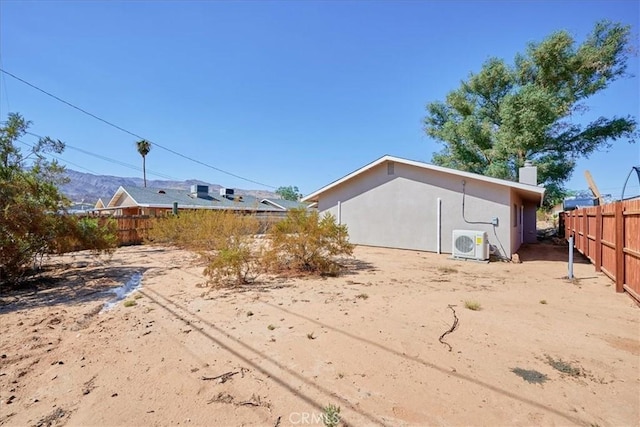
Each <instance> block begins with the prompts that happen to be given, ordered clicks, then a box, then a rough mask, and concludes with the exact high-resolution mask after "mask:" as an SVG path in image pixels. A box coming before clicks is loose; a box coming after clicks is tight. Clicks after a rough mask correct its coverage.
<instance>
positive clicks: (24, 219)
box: [0, 113, 116, 285]
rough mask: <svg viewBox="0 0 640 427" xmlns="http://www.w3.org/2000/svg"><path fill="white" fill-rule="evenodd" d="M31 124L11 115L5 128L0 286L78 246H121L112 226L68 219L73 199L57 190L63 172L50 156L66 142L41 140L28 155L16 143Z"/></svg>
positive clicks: (0, 148) (0, 168) (0, 166)
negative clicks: (46, 256) (44, 258)
mask: <svg viewBox="0 0 640 427" xmlns="http://www.w3.org/2000/svg"><path fill="white" fill-rule="evenodd" d="M30 124H31V123H30V122H29V121H27V120H25V119H24V118H23V117H22V116H20V115H19V114H15V113H11V114H9V116H8V119H7V121H6V122H4V123H3V124H2V125H0V285H1V284H4V283H8V282H10V283H15V282H18V281H19V280H20V279H21V278H22V277H23V275H24V274H25V273H26V272H27V271H28V270H29V267H31V266H33V265H37V263H38V262H39V261H40V260H41V259H42V256H43V255H44V254H47V253H60V252H64V251H65V250H70V248H71V247H78V246H81V249H91V248H95V249H98V250H104V251H108V250H110V249H111V248H113V247H114V246H115V243H116V239H115V235H114V234H113V232H112V231H113V227H112V226H111V228H110V229H105V228H104V227H100V226H98V225H97V224H93V223H92V222H91V221H87V220H84V219H78V218H76V217H71V216H68V215H64V209H65V206H67V205H68V200H67V199H66V198H65V197H64V196H63V195H62V193H60V191H59V190H58V186H59V185H60V184H62V183H64V182H65V181H66V178H65V177H64V175H63V174H62V172H63V171H64V168H63V167H62V166H60V165H59V164H58V163H57V162H56V161H55V160H54V161H49V160H48V159H47V157H46V154H47V153H61V152H62V151H63V150H64V143H63V142H61V141H59V140H53V139H51V138H48V137H46V138H40V139H39V140H38V142H37V143H36V144H35V145H33V146H32V147H31V148H30V150H29V151H27V152H25V153H23V152H22V150H20V148H19V147H18V146H17V145H16V143H17V142H19V140H20V138H21V137H23V136H24V135H25V134H26V132H27V130H28V128H29V125H30ZM110 230H111V231H110Z"/></svg>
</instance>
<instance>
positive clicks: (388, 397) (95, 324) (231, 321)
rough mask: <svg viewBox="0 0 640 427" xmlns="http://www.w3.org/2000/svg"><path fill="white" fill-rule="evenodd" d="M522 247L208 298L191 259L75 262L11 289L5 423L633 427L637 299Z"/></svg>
mask: <svg viewBox="0 0 640 427" xmlns="http://www.w3.org/2000/svg"><path fill="white" fill-rule="evenodd" d="M520 258H521V260H522V261H523V263H521V264H511V263H500V262H496V263H490V264H482V263H475V262H464V261H454V260H450V259H448V256H447V255H436V254H431V253H422V252H415V251H402V250H392V249H381V248H371V247H358V248H356V251H355V260H354V261H353V262H352V263H351V264H352V265H351V271H350V272H349V273H347V274H345V275H343V276H340V277H335V278H326V279H277V280H267V281H264V282H263V283H260V284H258V285H254V286H252V287H246V288H243V289H236V290H228V289H227V290H212V289H210V288H206V287H204V283H205V280H204V278H203V276H202V266H201V265H199V264H198V262H197V258H196V257H195V256H194V255H193V254H190V253H189V252H184V251H180V250H175V249H168V248H158V247H153V246H138V247H127V248H121V249H119V250H118V251H117V252H116V253H115V254H114V255H113V257H112V258H110V259H107V258H102V259H95V258H92V257H90V256H89V255H87V254H84V253H78V254H75V255H74V256H68V257H66V258H64V261H65V262H66V263H67V267H66V268H65V269H59V270H55V271H52V272H50V273H49V278H48V279H46V280H44V279H42V280H39V281H37V282H35V283H32V284H31V285H30V286H29V287H27V288H26V289H24V290H22V291H20V292H17V291H14V292H9V293H7V292H5V293H3V294H1V295H0V334H1V336H0V357H1V359H0V424H1V425H6V426H13V425H16V426H23V425H25V426H26V425H38V426H48V425H65V424H66V425H74V426H116V425H128V426H141V425H145V426H153V425H158V426H163V425H194V426H195V425H201V426H224V425H229V426H238V425H264V426H286V425H322V423H323V420H322V418H321V416H322V414H323V409H322V408H323V407H326V405H328V404H332V405H335V406H337V407H339V408H340V416H341V420H342V421H341V422H342V425H350V426H362V425H390V426H399V425H449V426H462V425H515V426H528V425H556V426H558V425H587V426H595V425H597V426H631V425H638V423H639V420H640V378H639V373H640V309H639V308H638V306H637V305H635V303H634V302H633V301H632V300H631V299H630V298H629V297H628V296H626V295H624V294H616V293H615V291H614V289H613V285H612V282H611V281H610V280H609V279H607V278H606V277H605V276H603V275H601V274H598V273H595V272H594V269H593V267H592V266H591V265H589V264H587V263H584V262H578V263H577V264H576V266H575V274H576V277H577V280H575V281H573V282H569V281H568V280H566V279H564V278H563V277H564V276H566V274H567V273H566V267H567V265H566V254H565V249H564V248H562V247H558V246H551V245H547V244H540V245H532V246H531V247H529V248H526V249H525V250H523V251H521V254H520ZM57 261H59V260H57ZM140 273H141V274H142V280H141V287H140V288H139V290H137V291H136V292H134V293H133V294H132V295H131V296H130V297H128V298H126V299H125V300H123V301H120V302H118V303H117V304H115V305H114V306H113V308H111V309H109V310H104V304H105V303H106V302H108V301H110V300H111V299H113V295H112V294H111V293H109V290H110V289H113V288H114V287H117V286H121V285H122V284H123V283H126V282H127V281H128V280H130V279H131V278H132V277H134V276H135V275H136V274H140ZM126 301H134V302H135V305H131V306H127V305H129V304H131V303H129V304H127V305H125V302H126ZM465 302H476V303H479V304H480V305H481V309H480V310H476V311H474V310H470V309H468V308H465ZM454 314H455V316H456V317H457V319H458V325H457V329H455V330H454V331H453V332H451V333H450V334H448V335H445V337H444V338H443V341H444V342H446V343H447V344H448V345H449V346H450V348H451V351H449V347H448V345H447V344H443V343H441V342H440V341H439V337H440V336H441V335H442V334H443V333H444V332H445V331H447V330H449V329H450V328H451V327H452V325H453V323H454Z"/></svg>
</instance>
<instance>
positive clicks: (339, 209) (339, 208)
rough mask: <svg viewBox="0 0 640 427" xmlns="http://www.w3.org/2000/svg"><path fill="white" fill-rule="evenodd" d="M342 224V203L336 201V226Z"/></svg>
mask: <svg viewBox="0 0 640 427" xmlns="http://www.w3.org/2000/svg"><path fill="white" fill-rule="evenodd" d="M341 224H342V202H341V201H340V200H338V225H341Z"/></svg>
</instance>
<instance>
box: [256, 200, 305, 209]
mask: <svg viewBox="0 0 640 427" xmlns="http://www.w3.org/2000/svg"><path fill="white" fill-rule="evenodd" d="M262 203H269V204H270V205H273V206H275V207H277V208H280V209H282V210H289V209H297V208H300V207H305V208H306V207H308V206H309V205H308V204H307V203H300V202H296V201H294V200H286V199H271V198H269V199H262Z"/></svg>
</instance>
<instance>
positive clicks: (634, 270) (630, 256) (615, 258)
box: [562, 200, 640, 302]
mask: <svg viewBox="0 0 640 427" xmlns="http://www.w3.org/2000/svg"><path fill="white" fill-rule="evenodd" d="M562 219H563V222H564V224H563V226H564V237H565V238H566V239H568V238H569V237H570V236H571V235H573V236H574V246H575V247H576V249H577V250H578V251H580V252H581V253H582V254H583V255H585V256H586V257H587V258H589V260H591V262H592V263H593V265H594V266H595V268H596V271H602V272H603V273H604V274H606V275H607V276H609V278H611V279H612V280H613V281H615V283H616V292H625V291H626V292H627V293H629V295H631V296H632V297H633V298H634V299H635V300H636V301H638V302H640V200H626V201H622V202H615V203H610V204H607V205H603V206H594V207H589V208H582V209H576V210H573V211H569V212H564V214H563V218H562Z"/></svg>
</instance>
